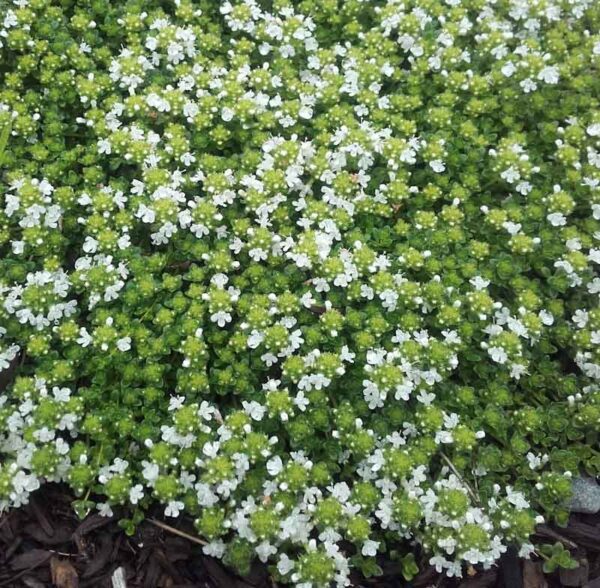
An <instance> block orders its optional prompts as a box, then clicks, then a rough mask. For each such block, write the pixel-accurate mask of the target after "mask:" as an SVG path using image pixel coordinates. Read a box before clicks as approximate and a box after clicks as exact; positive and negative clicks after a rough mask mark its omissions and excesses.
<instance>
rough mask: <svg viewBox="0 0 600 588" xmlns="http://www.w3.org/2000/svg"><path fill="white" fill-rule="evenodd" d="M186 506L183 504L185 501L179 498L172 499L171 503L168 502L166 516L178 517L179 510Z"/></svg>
mask: <svg viewBox="0 0 600 588" xmlns="http://www.w3.org/2000/svg"><path fill="white" fill-rule="evenodd" d="M184 506H185V505H184V504H183V502H180V501H178V500H170V501H169V504H167V507H166V508H165V516H166V517H178V516H179V512H180V511H181V510H183V508H184Z"/></svg>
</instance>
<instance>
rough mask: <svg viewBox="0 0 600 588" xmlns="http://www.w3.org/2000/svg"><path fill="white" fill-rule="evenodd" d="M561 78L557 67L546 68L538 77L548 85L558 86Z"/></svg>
mask: <svg viewBox="0 0 600 588" xmlns="http://www.w3.org/2000/svg"><path fill="white" fill-rule="evenodd" d="M559 78H560V76H559V74H558V68H557V67H556V66H546V67H544V68H542V69H541V70H540V72H539V73H538V75H537V79H538V80H542V81H543V82H546V83H547V84H557V83H558V80H559Z"/></svg>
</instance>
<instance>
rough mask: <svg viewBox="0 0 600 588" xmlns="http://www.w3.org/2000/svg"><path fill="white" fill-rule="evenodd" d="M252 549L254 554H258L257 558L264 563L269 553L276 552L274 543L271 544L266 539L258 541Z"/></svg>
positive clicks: (273, 553)
mask: <svg viewBox="0 0 600 588" xmlns="http://www.w3.org/2000/svg"><path fill="white" fill-rule="evenodd" d="M254 550H255V551H256V555H258V559H260V561H262V562H263V563H266V562H267V561H268V559H269V557H270V556H271V555H275V554H276V553H277V548H276V547H275V546H274V545H271V544H270V543H269V542H268V541H263V542H262V543H259V544H258V545H257V546H256V547H255V548H254Z"/></svg>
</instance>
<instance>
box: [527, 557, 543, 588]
mask: <svg viewBox="0 0 600 588" xmlns="http://www.w3.org/2000/svg"><path fill="white" fill-rule="evenodd" d="M523 588H548V582H546V579H545V578H544V572H543V571H542V564H541V562H539V561H531V560H529V559H526V560H525V561H524V562H523Z"/></svg>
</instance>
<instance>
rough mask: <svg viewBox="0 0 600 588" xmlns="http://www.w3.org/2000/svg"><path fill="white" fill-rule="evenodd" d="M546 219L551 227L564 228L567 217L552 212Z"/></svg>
mask: <svg viewBox="0 0 600 588" xmlns="http://www.w3.org/2000/svg"><path fill="white" fill-rule="evenodd" d="M546 219H547V220H548V222H549V223H550V224H551V225H552V226H553V227H564V226H565V225H566V224H567V217H566V216H565V215H564V214H561V213H560V212H553V213H552V214H549V215H548V216H547V217H546Z"/></svg>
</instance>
